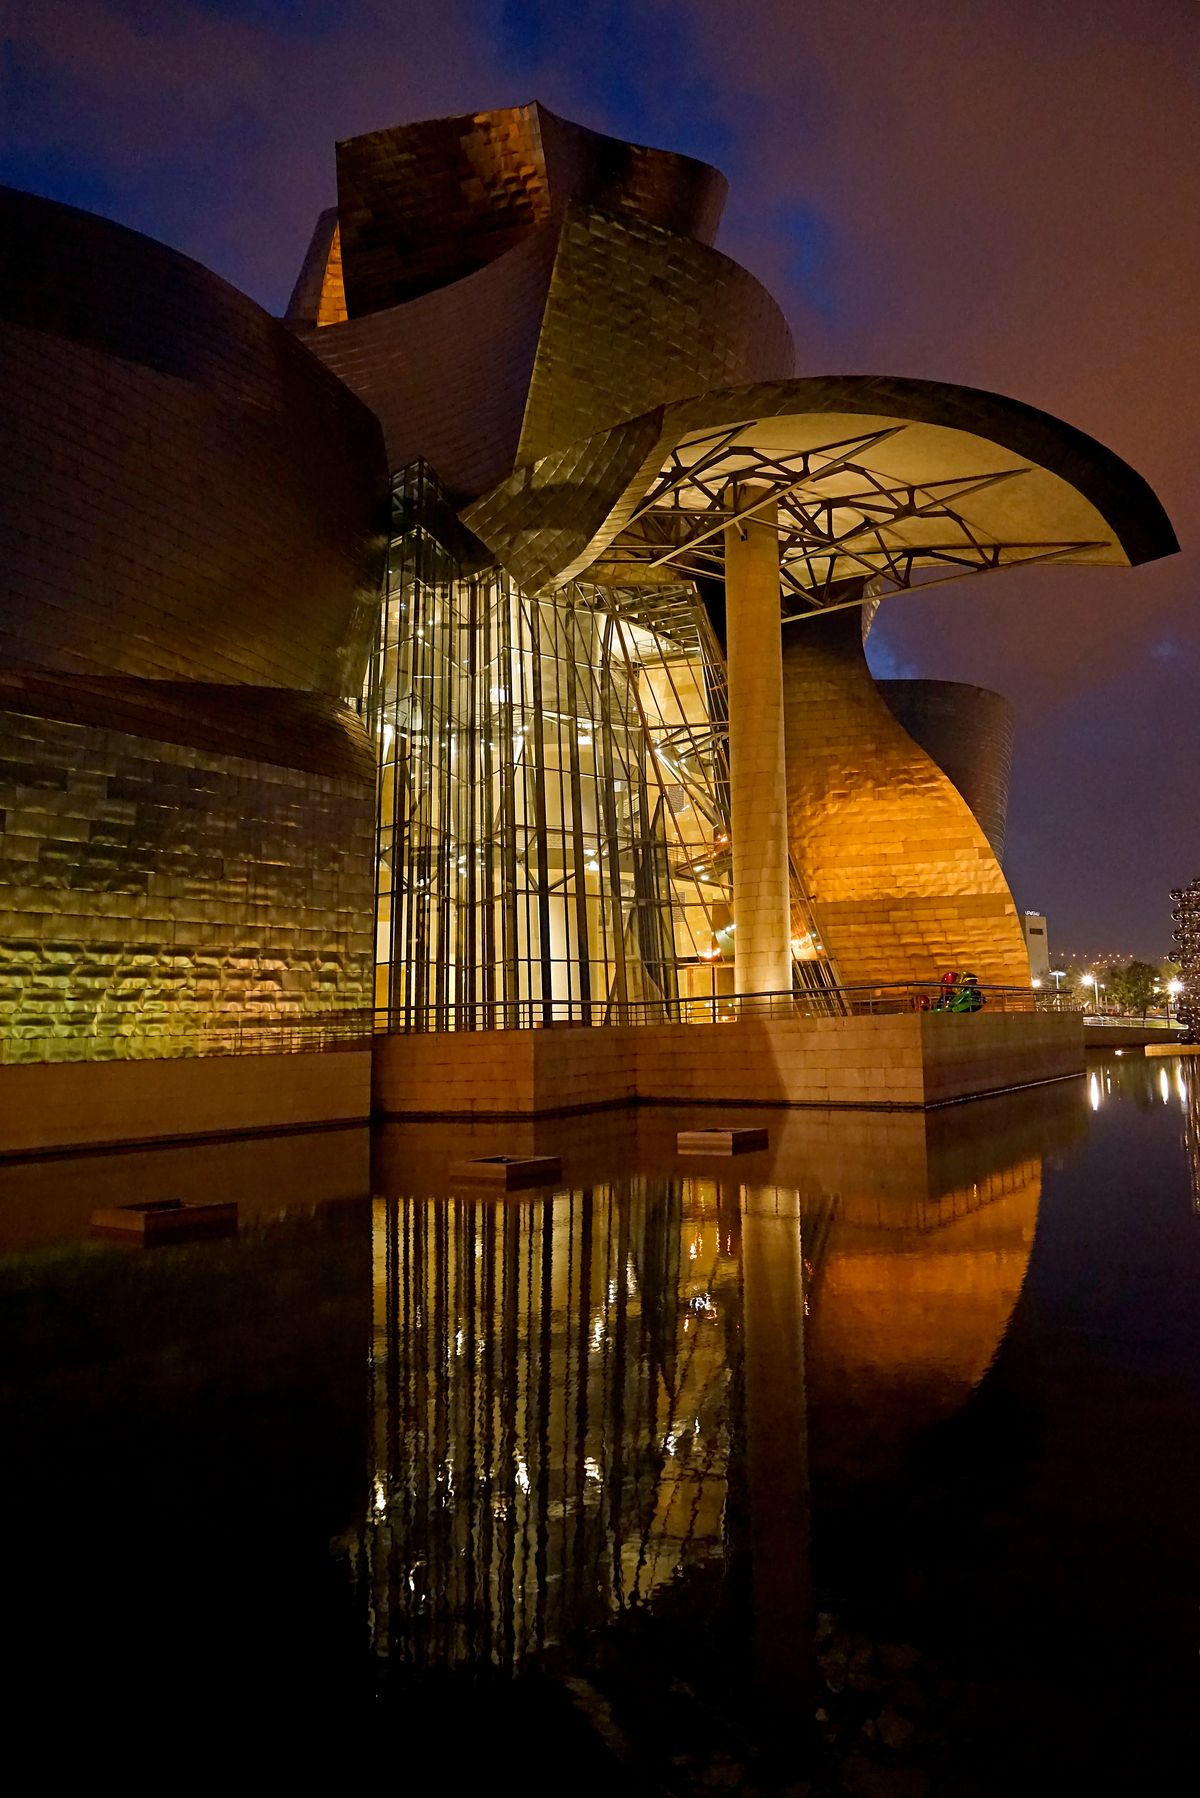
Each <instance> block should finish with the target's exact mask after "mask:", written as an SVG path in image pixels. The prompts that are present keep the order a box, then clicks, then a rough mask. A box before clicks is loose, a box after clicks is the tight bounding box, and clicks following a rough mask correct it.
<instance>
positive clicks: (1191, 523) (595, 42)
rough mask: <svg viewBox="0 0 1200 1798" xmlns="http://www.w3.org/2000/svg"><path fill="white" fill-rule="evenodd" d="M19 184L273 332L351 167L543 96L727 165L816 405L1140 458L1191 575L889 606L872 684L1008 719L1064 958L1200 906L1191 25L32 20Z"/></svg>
mask: <svg viewBox="0 0 1200 1798" xmlns="http://www.w3.org/2000/svg"><path fill="white" fill-rule="evenodd" d="M0 20H2V29H3V33H4V38H3V45H4V48H3V58H2V60H0V179H3V180H5V181H8V182H10V183H12V184H13V185H16V186H20V187H28V188H31V189H33V190H34V191H36V192H40V193H46V194H51V195H53V196H54V197H56V198H59V199H64V200H69V201H71V202H73V203H74V204H76V205H83V206H89V207H91V208H92V209H94V210H96V211H99V212H104V213H106V214H108V215H109V216H111V217H113V218H117V219H120V220H122V221H123V222H125V223H127V224H131V225H133V226H136V227H137V228H138V229H140V230H143V231H147V232H149V233H150V234H151V235H153V236H155V237H159V238H162V239H164V240H165V241H166V242H168V243H171V244H174V245H175V246H177V247H178V248H180V249H183V250H186V251H187V252H188V253H189V254H191V255H193V256H195V257H197V258H198V259H199V260H200V261H201V262H204V263H206V264H207V265H208V266H209V267H211V268H213V269H216V270H217V271H218V272H219V273H220V274H222V275H225V276H226V277H227V278H228V279H229V280H231V281H233V282H235V283H236V284H237V285H238V286H240V287H242V288H244V289H245V290H246V291H247V292H248V293H250V294H252V295H254V297H255V298H256V299H258V300H260V301H261V302H262V303H263V304H264V305H266V306H269V307H270V308H272V309H273V310H279V309H280V308H281V307H282V305H283V302H284V300H285V299H286V297H287V293H288V290H289V288H290V286H291V282H292V279H293V276H294V274H295V271H296V267H297V265H298V263H299V260H300V257H301V255H302V253H303V250H304V247H305V244H306V242H307V237H308V233H309V230H310V228H311V225H312V221H313V217H314V215H315V213H316V212H317V210H318V209H319V208H320V207H321V206H322V205H327V204H329V203H330V201H331V200H332V198H333V188H334V173H333V142H334V140H335V139H336V138H338V137H349V136H352V135H354V134H355V133H356V132H360V131H366V130H371V129H373V128H375V127H378V126H381V125H389V124H394V123H396V122H398V121H399V120H402V119H408V118H424V117H430V116H436V115H438V114H441V113H448V112H459V111H469V110H472V109H475V108H482V107H490V106H498V105H507V104H514V103H518V102H521V101H525V100H530V99H534V98H536V99H540V100H543V101H545V103H546V104H547V105H548V106H550V107H551V108H553V109H554V110H555V111H558V112H563V113H565V114H567V115H568V116H569V117H573V118H577V119H579V120H581V121H582V122H584V123H586V124H590V125H594V126H596V127H598V128H600V129H602V130H610V131H615V132H617V133H619V134H621V135H623V136H631V137H636V138H638V139H640V140H642V141H646V142H652V143H657V144H662V145H664V146H666V147H669V148H673V149H682V150H687V151H690V152H691V153H692V154H695V155H699V156H703V157H705V158H706V159H707V160H709V161H712V162H716V163H717V164H718V165H719V166H721V167H722V168H723V169H724V170H725V171H726V173H727V174H728V175H729V176H730V179H731V181H732V184H733V185H732V193H731V195H730V201H729V206H728V210H727V214H726V220H725V225H724V227H723V230H722V234H721V238H720V240H719V241H720V244H721V247H722V248H723V249H725V250H726V251H728V252H729V254H731V255H733V256H736V257H737V258H738V260H739V261H741V262H743V263H745V264H746V266H747V267H749V268H751V269H752V270H753V271H754V272H755V273H756V274H758V275H759V276H760V277H761V278H762V279H764V280H765V281H766V282H767V284H768V285H769V286H770V287H771V288H772V289H773V291H774V292H775V293H776V294H777V296H778V297H779V298H780V300H781V301H782V302H783V304H784V305H785V307H786V308H787V310H788V313H789V315H790V317H791V319H792V323H793V326H794V329H795V334H796V341H797V348H798V353H799V366H800V371H801V372H802V373H818V372H822V371H830V372H837V373H856V372H868V373H882V372H887V373H899V374H906V375H919V376H925V377H929V378H933V379H944V380H950V381H962V382H966V383H969V384H972V385H975V386H980V387H989V388H995V389H997V390H999V391H1000V392H1003V393H1010V394H1013V395H1015V396H1017V397H1019V398H1021V399H1024V400H1027V401H1028V402H1030V403H1031V404H1033V405H1036V406H1041V407H1044V408H1045V409H1046V410H1048V411H1050V412H1054V413H1058V414H1060V415H1061V416H1062V417H1064V418H1066V419H1068V420H1070V421H1071V423H1073V424H1075V425H1078V426H1079V427H1080V428H1081V429H1083V430H1085V431H1089V432H1091V433H1092V434H1093V435H1095V436H1097V437H1099V438H1100V439H1101V440H1102V441H1103V442H1105V443H1107V444H1109V445H1110V447H1112V448H1113V449H1115V450H1116V451H1117V452H1118V453H1119V454H1120V455H1122V456H1124V457H1125V458H1126V459H1127V460H1128V461H1130V462H1132V463H1133V464H1134V466H1135V467H1137V468H1138V469H1139V470H1140V471H1141V472H1142V473H1143V474H1144V475H1145V476H1146V477H1147V478H1148V479H1149V481H1150V482H1151V484H1152V485H1153V486H1154V487H1155V488H1156V490H1157V492H1158V494H1159V496H1160V498H1161V499H1162V500H1163V502H1164V504H1165V505H1166V507H1167V510H1168V512H1169V513H1170V514H1171V517H1172V520H1173V522H1174V524H1175V528H1176V531H1177V534H1178V536H1179V539H1180V542H1181V544H1182V545H1183V553H1182V554H1181V555H1179V556H1176V557H1173V558H1172V559H1171V560H1169V561H1167V562H1163V563H1159V564H1156V565H1154V566H1152V567H1150V568H1146V569H1142V570H1136V571H1128V570H1125V571H1122V570H1104V569H1101V570H1093V571H1090V572H1089V571H1086V570H1082V569H1054V570H1050V569H1043V570H1040V571H1039V570H1034V569H1031V570H1029V571H1027V572H1025V573H1013V574H1004V575H997V576H994V577H987V578H985V579H981V580H977V581H970V580H968V581H962V582H958V583H954V584H952V585H949V586H947V587H943V588H942V589H940V590H939V592H938V594H937V595H936V596H935V595H930V596H928V597H911V598H904V597H902V598H899V599H895V600H892V601H889V602H888V604H887V605H886V606H885V607H884V608H883V610H882V611H881V613H880V619H879V623H878V625H877V626H876V629H875V632H874V634H873V637H872V649H871V654H872V661H873V663H874V666H875V668H876V672H877V673H880V674H887V673H904V674H909V673H912V674H925V675H934V676H939V677H942V678H945V679H952V680H968V681H977V682H979V683H981V684H982V685H986V686H994V687H997V688H999V689H1000V690H1001V691H1003V692H1005V693H1007V694H1008V695H1009V696H1010V698H1012V700H1013V701H1014V703H1015V705H1016V709H1017V728H1018V742H1017V766H1016V778H1015V783H1014V791H1013V806H1012V813H1011V817H1010V833H1009V856H1008V872H1009V876H1010V879H1011V882H1012V885H1013V889H1014V893H1015V895H1016V899H1017V903H1018V905H1020V906H1023V907H1028V908H1030V909H1044V910H1046V911H1047V912H1048V913H1049V915H1050V921H1051V942H1052V944H1053V945H1056V946H1057V947H1058V948H1059V949H1060V950H1062V949H1065V948H1067V947H1071V948H1076V949H1080V950H1086V951H1088V952H1092V953H1098V952H1105V953H1114V954H1115V953H1121V952H1126V953H1131V954H1140V955H1158V954H1160V953H1162V952H1163V951H1165V950H1166V949H1167V948H1168V946H1169V942H1170V921H1169V900H1168V897H1167V891H1168V889H1169V888H1170V887H1172V886H1178V885H1182V884H1184V883H1185V882H1186V881H1188V880H1190V879H1191V878H1192V877H1193V876H1194V875H1196V874H1197V873H1200V803H1198V797H1197V774H1198V772H1200V613H1198V611H1197V607H1196V605H1195V603H1194V601H1195V597H1196V590H1197V585H1198V581H1197V566H1196V559H1195V547H1194V546H1195V543H1196V538H1197V527H1198V526H1200V482H1198V480H1197V470H1198V469H1200V403H1198V402H1200V379H1198V373H1200V368H1198V365H1200V158H1198V157H1197V153H1196V146H1197V145H1198V144H1200V49H1198V44H1200V31H1198V30H1197V27H1198V25H1200V19H1198V16H1197V8H1196V5H1195V0H1089V3H1088V5H1087V6H1086V7H1084V6H1075V5H1063V4H1061V0H841V3H835V0H774V3H772V0H746V3H745V4H743V5H741V6H740V7H731V6H730V5H729V4H728V0H722V3H721V4H718V3H717V0H573V3H572V4H570V5H568V4H566V3H565V0H563V3H560V0H507V3H504V0H392V3H390V4H385V3H384V0H195V3H194V4H184V3H181V4H174V3H172V0H6V4H5V6H4V9H3V13H2V15H0Z"/></svg>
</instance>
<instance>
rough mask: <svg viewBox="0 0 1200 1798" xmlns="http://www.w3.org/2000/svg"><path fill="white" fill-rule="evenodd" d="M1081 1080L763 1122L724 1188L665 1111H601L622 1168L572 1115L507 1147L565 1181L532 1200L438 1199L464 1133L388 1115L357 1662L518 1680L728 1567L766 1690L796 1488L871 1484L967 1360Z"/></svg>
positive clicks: (992, 1311) (801, 1502) (720, 1588)
mask: <svg viewBox="0 0 1200 1798" xmlns="http://www.w3.org/2000/svg"><path fill="white" fill-rule="evenodd" d="M1079 1092H1080V1089H1079V1088H1078V1087H1077V1086H1072V1087H1070V1088H1069V1089H1067V1090H1065V1091H1064V1092H1063V1093H1061V1094H1059V1095H1057V1096H1055V1095H1054V1094H1053V1089H1052V1090H1051V1095H1050V1096H1047V1095H1041V1094H1039V1095H1037V1102H1036V1104H1035V1105H1034V1106H1030V1105H1029V1104H1028V1097H1027V1096H1025V1095H1022V1096H1021V1099H1020V1101H1016V1100H995V1101H984V1102H981V1103H980V1104H979V1105H976V1106H974V1107H971V1108H969V1109H970V1113H971V1115H970V1117H968V1115H967V1108H963V1109H962V1110H956V1111H955V1113H954V1115H953V1116H952V1117H951V1116H947V1117H943V1118H938V1117H935V1116H930V1117H925V1116H923V1115H920V1114H911V1113H909V1114H905V1113H894V1114H878V1115H872V1116H870V1117H864V1116H851V1115H848V1114H820V1115H819V1116H814V1115H813V1114H803V1113H780V1114H772V1117H771V1119H770V1128H771V1140H772V1148H771V1150H770V1151H769V1153H768V1154H767V1155H764V1156H763V1157H761V1158H757V1157H756V1158H755V1161H754V1165H753V1169H751V1167H750V1165H749V1163H742V1164H740V1165H739V1166H738V1169H737V1175H740V1174H741V1173H742V1168H743V1167H745V1169H746V1173H747V1174H748V1175H749V1176H750V1177H748V1178H738V1177H737V1175H734V1174H733V1173H732V1172H731V1168H730V1164H729V1163H728V1162H727V1163H725V1164H724V1165H723V1166H722V1167H720V1171H719V1172H718V1171H717V1167H716V1166H715V1165H714V1166H713V1167H712V1168H711V1172H710V1168H709V1167H703V1168H702V1169H701V1172H700V1175H699V1176H698V1177H688V1178H681V1177H679V1164H678V1162H677V1161H675V1158H674V1156H673V1152H672V1151H673V1133H674V1130H675V1129H676V1128H679V1127H681V1126H682V1124H684V1123H686V1122H688V1121H690V1120H688V1119H686V1118H681V1117H680V1116H678V1115H676V1114H671V1115H670V1116H669V1117H666V1116H664V1115H663V1114H658V1115H655V1114H652V1113H651V1114H638V1116H637V1118H636V1119H635V1120H634V1122H633V1123H632V1124H630V1123H629V1122H628V1120H627V1121H626V1122H625V1123H624V1124H623V1125H621V1126H620V1127H619V1129H618V1130H617V1131H614V1128H613V1125H612V1124H610V1125H609V1126H608V1128H609V1134H610V1138H611V1139H612V1141H613V1143H614V1144H615V1147H614V1148H613V1150H612V1153H611V1159H612V1160H613V1161H615V1162H616V1164H617V1165H618V1166H623V1167H625V1168H629V1167H631V1166H632V1167H637V1168H640V1169H650V1170H658V1171H643V1172H639V1173H637V1174H636V1175H629V1174H626V1175H624V1176H623V1177H620V1178H604V1177H602V1175H603V1172H604V1162H605V1160H606V1158H609V1157H606V1152H605V1139H604V1131H603V1130H602V1129H601V1128H599V1127H598V1126H597V1127H596V1129H595V1131H594V1133H593V1135H592V1137H591V1138H590V1139H589V1138H588V1137H587V1131H586V1128H585V1127H584V1126H583V1125H582V1124H578V1123H577V1124H575V1125H574V1126H573V1127H572V1126H568V1125H559V1126H557V1127H553V1126H544V1127H539V1128H538V1130H537V1131H536V1132H533V1133H531V1135H530V1137H529V1140H528V1141H526V1140H522V1141H521V1142H520V1143H519V1144H514V1145H513V1146H514V1147H519V1148H520V1149H521V1150H522V1151H525V1150H527V1149H530V1148H533V1147H535V1146H536V1147H537V1148H539V1149H549V1150H551V1151H553V1152H558V1151H560V1150H561V1151H562V1152H563V1153H564V1156H565V1158H566V1165H567V1171H568V1173H571V1172H573V1171H574V1167H573V1165H572V1164H573V1163H574V1164H575V1165H576V1166H580V1167H585V1168H586V1170H587V1176H588V1177H589V1178H590V1180H591V1183H590V1184H587V1185H583V1184H581V1185H579V1186H577V1187H575V1188H574V1189H572V1190H569V1191H559V1192H557V1193H555V1194H554V1195H553V1196H550V1197H544V1196H536V1197H523V1198H508V1199H496V1198H492V1197H484V1196H479V1197H476V1196H465V1195H463V1194H462V1193H461V1192H460V1193H447V1192H446V1191H445V1190H444V1189H443V1190H441V1191H438V1190H437V1185H438V1180H437V1178H436V1177H435V1175H436V1170H437V1169H439V1168H441V1169H444V1168H445V1166H446V1163H447V1161H448V1160H449V1159H450V1158H451V1156H450V1153H449V1151H451V1150H453V1151H454V1152H456V1153H457V1154H462V1153H463V1152H464V1148H466V1152H473V1153H486V1152H495V1150H496V1148H497V1146H498V1144H497V1142H496V1140H494V1137H493V1136H490V1135H489V1133H488V1131H487V1130H486V1129H483V1130H476V1131H474V1132H472V1131H469V1130H467V1129H465V1128H464V1129H460V1130H458V1131H457V1132H453V1133H450V1134H447V1133H446V1132H445V1129H444V1127H442V1126H435V1125H413V1126H404V1127H397V1128H396V1129H394V1130H393V1131H391V1132H389V1133H386V1135H385V1140H384V1144H383V1152H382V1156H381V1157H377V1167H376V1173H375V1185H376V1191H380V1190H383V1191H384V1192H387V1193H389V1194H390V1195H393V1196H388V1197H385V1198H379V1199H377V1200H376V1201H375V1204H374V1333H373V1346H372V1364H371V1379H372V1406H373V1426H372V1428H373V1437H372V1464H371V1467H370V1470H369V1486H368V1494H367V1507H366V1509H367V1516H366V1520H365V1523H364V1526H363V1529H362V1531H361V1534H360V1535H359V1536H358V1538H357V1539H356V1542H355V1546H354V1558H355V1564H356V1570H357V1577H358V1580H359V1584H360V1589H361V1591H362V1593H363V1595H364V1597H365V1598H366V1600H367V1603H368V1607H369V1613H370V1629H371V1635H372V1640H373V1643H374V1647H375V1651H376V1653H377V1654H379V1655H380V1656H383V1657H389V1658H392V1659H393V1660H395V1661H397V1662H399V1663H401V1664H410V1665H433V1664H442V1665H457V1666H464V1665H468V1666H472V1665H473V1666H485V1665H491V1666H498V1667H501V1668H504V1669H509V1670H513V1671H516V1670H520V1669H522V1668H525V1667H527V1666H529V1665H531V1664H533V1663H536V1662H537V1661H538V1660H539V1659H540V1658H541V1657H542V1656H543V1655H544V1654H545V1653H546V1652H547V1651H548V1650H551V1649H554V1648H555V1647H556V1646H559V1645H568V1644H570V1643H571V1642H572V1641H575V1640H577V1639H578V1638H579V1637H580V1636H581V1634H583V1633H585V1632H588V1631H590V1630H593V1629H595V1628H597V1627H599V1626H602V1625H603V1624H605V1623H606V1622H608V1621H610V1620H611V1619H612V1618H613V1617H614V1616H616V1615H617V1614H618V1613H620V1612H622V1611H626V1610H628V1609H630V1608H631V1607H634V1606H637V1605H646V1604H650V1605H653V1603H654V1602H655V1600H656V1598H657V1597H658V1596H659V1595H660V1594H661V1593H662V1590H663V1588H664V1586H666V1585H667V1584H669V1583H671V1582H675V1581H678V1580H680V1579H681V1578H682V1577H686V1576H687V1574H688V1573H689V1570H692V1569H699V1568H706V1569H707V1570H708V1572H709V1573H710V1574H712V1573H713V1572H714V1571H715V1573H716V1575H717V1577H716V1579H709V1580H704V1581H701V1582H700V1585H702V1586H703V1590H704V1592H705V1593H706V1594H707V1595H708V1598H707V1599H706V1602H709V1603H711V1604H720V1605H722V1606H723V1605H725V1603H726V1601H727V1599H728V1595H729V1592H730V1590H731V1589H734V1588H736V1589H738V1590H744V1589H745V1583H746V1576H747V1575H748V1583H749V1590H750V1592H751V1594H752V1601H753V1602H752V1604H751V1606H750V1615H751V1616H752V1623H753V1634H754V1646H755V1650H756V1658H757V1661H758V1673H759V1678H760V1681H765V1682H767V1683H770V1682H771V1681H772V1680H776V1679H777V1680H780V1681H786V1680H787V1679H789V1678H792V1677H794V1674H795V1671H796V1669H797V1667H798V1665H799V1663H800V1661H801V1660H802V1658H803V1655H804V1653H805V1651H806V1649H805V1640H806V1631H807V1628H808V1608H809V1592H810V1570H809V1560H810V1554H809V1538H808V1531H809V1516H810V1512H811V1509H812V1507H811V1505H810V1501H809V1482H810V1478H811V1479H813V1480H816V1481H817V1482H820V1481H821V1480H824V1479H829V1480H830V1481H831V1482H832V1485H833V1486H836V1485H837V1483H838V1479H839V1476H840V1475H841V1474H843V1473H845V1472H848V1471H849V1472H852V1473H853V1474H854V1475H855V1476H856V1477H857V1476H860V1475H861V1474H862V1473H863V1472H864V1471H866V1472H870V1471H872V1470H873V1469H875V1468H876V1467H878V1466H879V1465H880V1464H881V1461H882V1460H883V1459H886V1457H887V1455H888V1454H889V1453H890V1452H892V1450H893V1449H894V1447H895V1446H896V1444H897V1443H898V1442H899V1441H901V1439H902V1438H904V1437H905V1436H906V1435H908V1436H911V1434H912V1433H913V1432H914V1431H917V1430H920V1429H922V1428H924V1427H926V1426H927V1425H928V1424H929V1423H931V1422H933V1421H935V1420H936V1419H937V1418H938V1417H940V1416H943V1415H945V1414H947V1413H948V1412H949V1411H952V1410H953V1409H955V1408H956V1407H958V1406H960V1405H961V1404H962V1403H963V1402H964V1400H965V1399H966V1397H967V1396H968V1394H969V1393H970V1392H971V1390H972V1389H973V1388H974V1386H975V1385H977V1384H978V1382H979V1380H980V1379H981V1378H982V1377H983V1375H984V1373H985V1372H986V1369H987V1367H988V1366H989V1364H990V1362H991V1360H992V1358H993V1356H994V1354H995V1352H996V1349H997V1347H998V1345H999V1342H1000V1340H1001V1339H1002V1337H1003V1334H1004V1331H1005V1328H1006V1326H1007V1323H1008V1319H1009V1316H1010V1314H1011V1311H1012V1308H1013V1306H1014V1304H1015V1302H1016V1299H1017V1296H1018V1294H1019V1292H1020V1288H1021V1284H1022V1281H1023V1279H1024V1277H1025V1272H1026V1268H1027V1266H1028V1261H1029V1256H1030V1252H1031V1249H1032V1246H1033V1237H1034V1229H1035V1224H1036V1217H1037V1208H1038V1200H1039V1195H1040V1190H1041V1169H1042V1154H1043V1151H1044V1150H1045V1149H1046V1148H1047V1147H1051V1146H1058V1145H1059V1144H1060V1143H1062V1142H1063V1141H1065V1140H1066V1139H1067V1137H1069V1136H1070V1135H1072V1134H1075V1133H1076V1132H1077V1131H1078V1130H1079V1129H1080V1128H1081V1127H1082V1120H1083V1116H1084V1115H1085V1114H1084V1112H1083V1108H1082V1107H1081V1104H1080V1096H1079ZM759 1121H761V1114H760V1118H759ZM622 1130H623V1131H624V1132H625V1134H624V1136H623V1137H622V1136H620V1131H622ZM509 1131H510V1135H511V1133H512V1127H511V1126H510V1127H509ZM618 1137H619V1140H618ZM423 1176H424V1177H423ZM443 1178H444V1176H443ZM403 1187H408V1188H409V1189H410V1192H409V1193H406V1192H404V1191H402V1190H398V1189H401V1188H403ZM414 1187H416V1188H418V1189H420V1188H423V1189H424V1191H423V1192H422V1193H421V1194H420V1196H410V1193H411V1189H412V1188H414ZM698 1589H699V1587H698ZM714 1593H716V1594H721V1593H724V1597H714V1596H713V1594H714Z"/></svg>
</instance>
